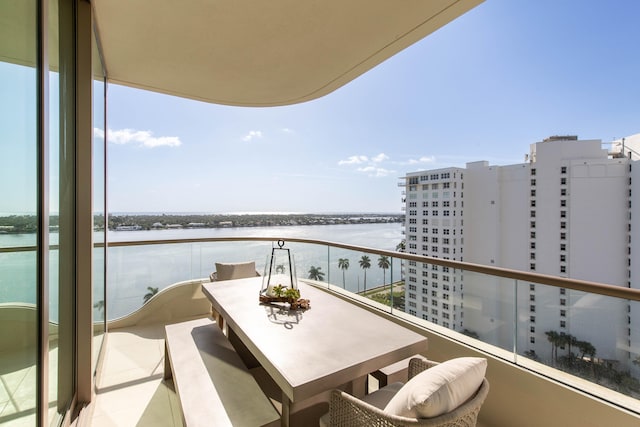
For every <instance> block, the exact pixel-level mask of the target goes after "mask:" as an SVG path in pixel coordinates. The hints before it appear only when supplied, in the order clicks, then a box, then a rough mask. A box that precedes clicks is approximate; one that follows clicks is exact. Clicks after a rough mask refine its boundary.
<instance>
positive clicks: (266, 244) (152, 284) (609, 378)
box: [0, 237, 640, 413]
mask: <svg viewBox="0 0 640 427" xmlns="http://www.w3.org/2000/svg"><path fill="white" fill-rule="evenodd" d="M278 240H280V239H279V238H272V237H225V238H203V239H178V240H160V241H135V242H114V243H110V244H109V248H108V251H107V257H108V275H107V277H108V283H107V297H106V298H107V300H108V305H106V307H107V310H108V312H107V317H108V319H116V318H120V317H122V316H126V315H127V314H130V313H132V312H133V311H135V310H137V309H139V308H140V307H142V306H143V304H144V302H145V300H146V299H148V298H149V296H150V294H151V295H153V294H155V293H156V292H159V291H162V289H164V288H166V287H168V286H170V285H172V284H175V283H177V282H181V281H187V280H195V279H202V280H208V277H209V275H210V273H212V272H213V271H214V269H215V267H214V263H215V262H241V261H255V262H256V268H257V270H258V271H259V272H260V273H261V274H262V272H263V270H264V266H265V262H266V258H267V255H268V254H270V253H271V248H272V247H273V246H274V245H276V243H277V241H278ZM284 240H285V242H286V244H285V247H287V248H289V249H290V250H291V251H292V253H294V254H295V262H296V269H297V273H298V277H299V278H300V279H303V280H308V281H312V282H314V283H315V284H316V285H318V286H323V287H326V288H328V289H330V290H333V291H336V292H340V293H341V294H343V295H346V296H347V297H350V298H353V299H354V300H355V301H356V302H358V303H364V304H367V305H369V306H371V307H372V309H376V310H380V311H383V312H386V313H388V314H391V315H393V316H397V317H398V318H401V319H402V320H403V321H408V322H411V323H413V324H414V325H417V326H419V327H422V328H425V329H426V330H428V331H431V332H434V333H437V334H440V335H443V336H446V337H447V338H448V339H450V340H454V341H458V342H460V343H462V344H464V345H467V346H472V347H475V348H476V349H478V350H481V351H483V352H488V353H490V354H492V355H494V356H496V357H498V358H501V359H503V360H506V361H509V362H510V363H513V364H516V365H518V366H521V367H524V368H526V369H528V370H533V371H536V372H539V373H541V374H543V375H545V376H547V377H550V378H552V379H554V380H557V381H560V382H562V383H564V384H567V385H570V386H572V387H575V388H578V389H580V390H582V391H585V392H587V393H589V394H592V395H596V396H599V397H601V398H603V399H604V400H607V401H609V402H612V403H615V404H617V405H620V406H623V407H625V408H626V409H629V410H631V411H633V412H635V413H638V408H639V407H640V406H639V405H638V399H639V398H640V345H639V343H640V332H638V331H637V330H634V328H633V327H632V324H631V319H633V318H634V316H635V317H637V316H638V315H640V290H637V289H629V288H624V287H618V286H611V285H605V284H599V283H592V282H586V281H580V280H572V279H564V278H559V277H555V276H545V275H540V274H533V273H529V272H522V271H514V270H507V269H501V268H495V267H488V266H481V265H476V264H470V263H463V262H457V261H450V260H444V259H436V258H429V257H422V256H418V255H411V254H406V253H400V252H395V251H384V250H376V249H371V248H365V247H359V246H353V245H346V244H340V243H334V242H325V241H320V240H310V239H296V238H285V239H284ZM24 256H30V252H29V250H28V248H21V249H19V252H16V251H13V252H12V250H11V248H3V249H0V276H5V275H6V274H14V276H16V277H17V276H19V275H17V274H16V273H15V272H13V273H11V272H9V273H7V272H6V271H2V270H4V269H6V268H7V266H8V265H12V263H13V265H14V266H15V265H17V264H16V262H18V261H19V258H20V257H24ZM8 260H10V261H11V262H5V261H8ZM18 264H19V263H18ZM6 302H10V301H7V300H6V297H5V296H3V300H2V301H0V303H6ZM104 309H105V305H104V304H102V305H100V304H96V305H95V306H94V311H95V312H96V313H95V314H96V316H95V317H96V318H100V317H101V314H103V313H100V311H101V310H104Z"/></svg>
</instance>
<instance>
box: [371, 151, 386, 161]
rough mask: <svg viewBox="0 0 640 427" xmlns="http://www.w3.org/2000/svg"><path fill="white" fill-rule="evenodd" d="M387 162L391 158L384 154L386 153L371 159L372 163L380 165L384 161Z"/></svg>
mask: <svg viewBox="0 0 640 427" xmlns="http://www.w3.org/2000/svg"><path fill="white" fill-rule="evenodd" d="M385 160H389V156H387V155H386V154H384V153H380V154H378V155H377V156H375V157H373V158H372V159H371V161H372V162H373V163H380V162H383V161H385Z"/></svg>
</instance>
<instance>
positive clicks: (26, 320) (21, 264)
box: [0, 1, 47, 425]
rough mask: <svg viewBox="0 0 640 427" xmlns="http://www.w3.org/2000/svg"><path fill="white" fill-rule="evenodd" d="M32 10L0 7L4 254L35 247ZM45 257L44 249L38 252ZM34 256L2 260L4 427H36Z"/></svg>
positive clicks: (0, 235)
mask: <svg viewBox="0 0 640 427" xmlns="http://www.w3.org/2000/svg"><path fill="white" fill-rule="evenodd" d="M35 11H36V7H35V2H34V1H23V2H2V3H0V14H2V20H3V22H11V23H15V24H16V25H14V26H12V27H11V28H12V29H13V30H14V31H16V33H15V34H13V33H10V31H11V30H9V31H4V30H3V33H2V34H3V37H2V41H1V42H0V93H1V94H2V96H1V97H0V153H2V155H1V156H0V195H1V197H0V246H5V247H6V246H12V245H13V244H12V243H13V242H22V243H26V244H28V245H35V243H36V234H35V233H36V231H37V227H38V217H37V215H36V212H37V197H38V179H37V164H38V163H37V162H38V139H37V93H38V91H37V73H36V72H37V70H36V68H35V66H34V64H35V57H36V34H37V33H36V27H35V24H36V16H35ZM38 250H47V248H38ZM37 263H38V261H37V256H36V253H35V252H19V253H15V252H14V253H2V254H0V337H2V338H1V339H0V373H2V381H1V382H0V396H4V398H3V399H2V403H1V404H0V424H3V423H4V422H5V421H6V422H9V421H11V422H15V423H20V424H21V425H35V422H36V415H35V409H36V396H37V391H36V384H37V376H36V372H37V369H35V367H36V363H38V357H37V354H38V353H37V351H38V345H37V344H38V324H37V319H38V316H37V309H38V306H37V289H38V287H37Z"/></svg>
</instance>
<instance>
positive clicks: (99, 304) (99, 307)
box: [93, 299, 104, 311]
mask: <svg viewBox="0 0 640 427" xmlns="http://www.w3.org/2000/svg"><path fill="white" fill-rule="evenodd" d="M93 308H95V309H97V310H98V311H103V310H104V300H103V299H101V300H100V301H98V302H96V303H95V304H93Z"/></svg>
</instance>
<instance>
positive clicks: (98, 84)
mask: <svg viewBox="0 0 640 427" xmlns="http://www.w3.org/2000/svg"><path fill="white" fill-rule="evenodd" d="M92 45H93V48H92V55H93V60H92V68H93V76H94V80H93V168H92V173H93V230H94V233H93V235H94V238H93V240H94V249H93V320H94V327H93V334H94V345H93V371H95V369H96V366H97V361H98V355H99V354H100V349H101V347H102V338H103V336H104V331H105V327H106V323H105V322H106V316H107V313H106V308H107V304H106V298H105V295H106V292H105V286H106V280H105V274H106V265H105V263H106V245H105V243H106V227H105V218H106V202H105V185H106V179H105V176H106V175H105V171H106V149H105V148H106V140H105V134H106V123H105V96H106V82H105V79H104V71H103V68H102V62H101V60H100V54H99V51H98V47H97V43H96V39H95V34H94V37H93V40H92Z"/></svg>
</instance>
